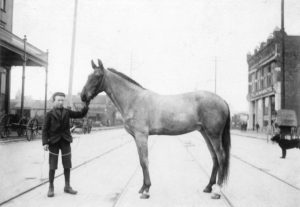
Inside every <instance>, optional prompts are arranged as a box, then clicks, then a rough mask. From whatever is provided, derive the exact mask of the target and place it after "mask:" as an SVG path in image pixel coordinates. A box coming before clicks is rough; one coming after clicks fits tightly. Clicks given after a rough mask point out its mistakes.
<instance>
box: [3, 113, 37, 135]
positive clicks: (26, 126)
mask: <svg viewBox="0 0 300 207" xmlns="http://www.w3.org/2000/svg"><path fill="white" fill-rule="evenodd" d="M24 111H25V112H26V111H27V112H29V113H24V114H30V109H27V110H26V109H25V110H24ZM41 125H42V121H41V120H40V119H39V118H38V117H36V116H34V117H30V116H28V115H27V116H26V115H23V116H20V115H19V114H18V113H16V114H4V115H3V116H2V117H0V137H1V138H6V137H8V136H10V135H11V134H13V132H16V133H17V135H18V136H19V137H22V136H26V138H27V140H28V141H30V140H32V139H34V138H35V137H36V136H37V134H38V133H39V130H41V128H42V126H41Z"/></svg>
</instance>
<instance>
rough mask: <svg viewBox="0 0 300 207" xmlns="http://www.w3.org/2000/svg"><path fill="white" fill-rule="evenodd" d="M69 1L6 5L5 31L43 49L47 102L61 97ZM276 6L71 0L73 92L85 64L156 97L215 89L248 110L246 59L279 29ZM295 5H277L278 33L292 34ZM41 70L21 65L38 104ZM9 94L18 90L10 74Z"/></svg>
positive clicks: (24, 0)
mask: <svg viewBox="0 0 300 207" xmlns="http://www.w3.org/2000/svg"><path fill="white" fill-rule="evenodd" d="M74 2H75V0H64V1H61V0H14V16H13V33H14V34H16V35H18V36H20V37H23V36H24V35H27V39H28V42H30V43H31V44H33V45H35V46H37V47H38V48H40V49H42V50H44V51H46V50H48V51H49V85H48V97H50V96H51V94H53V93H54V92H56V91H63V92H65V93H67V92H68V80H69V70H70V61H71V60H70V59H71V40H72V24H73V12H74ZM280 4H281V2H280V0H251V1H250V0H249V1H241V0H127V1H124V0H88V1H87V0H85V1H84V0H78V16H77V37H76V49H75V62H74V77H73V84H74V85H73V94H77V93H79V92H80V91H81V89H82V87H83V86H84V84H85V82H86V80H87V76H88V75H89V74H90V73H91V72H92V68H91V60H92V59H93V60H94V61H97V59H101V60H102V62H103V64H104V67H106V68H115V69H116V70H118V71H120V72H123V73H125V74H127V75H129V76H130V77H132V78H133V79H134V80H136V81H137V82H139V83H140V84H141V85H142V86H143V87H145V88H147V89H149V90H152V91H155V92H157V93H160V94H179V93H184V92H189V91H195V90H207V91H212V92H214V91H215V71H216V93H217V94H218V95H220V96H221V97H223V98H224V99H225V100H226V101H227V102H228V103H229V106H230V108H231V110H232V111H234V112H241V111H247V110H248V103H247V99H246V97H247V92H248V91H247V90H248V89H247V85H248V82H247V80H248V66H247V61H246V55H247V53H249V52H250V53H253V51H254V49H255V48H256V47H257V46H258V45H259V44H260V43H261V42H262V41H266V40H267V38H268V37H269V35H270V34H271V33H272V32H273V31H274V29H275V28H276V27H280ZM299 11H300V1H299V0H286V1H285V29H286V32H287V33H288V34H289V35H300V21H299V19H300V12H299ZM44 82H45V70H44V68H40V67H27V69H26V80H25V95H26V96H32V97H33V98H35V99H43V98H44V90H45V89H44ZM11 84H12V85H11V96H12V97H14V94H16V93H17V91H20V90H21V68H20V67H15V68H13V70H12V83H11Z"/></svg>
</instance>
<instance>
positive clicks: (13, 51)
mask: <svg viewBox="0 0 300 207" xmlns="http://www.w3.org/2000/svg"><path fill="white" fill-rule="evenodd" d="M47 56H48V54H47V53H46V52H43V51H42V50H40V49H38V48H36V47H35V46H33V45H31V44H30V43H28V42H26V57H27V61H26V66H38V67H46V66H47V64H48V60H47ZM23 57H24V39H21V38H20V37H18V36H16V35H14V34H13V33H11V32H9V31H7V30H5V29H3V28H0V65H1V66H22V65H23V62H24V61H23Z"/></svg>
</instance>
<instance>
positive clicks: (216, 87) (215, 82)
mask: <svg viewBox="0 0 300 207" xmlns="http://www.w3.org/2000/svg"><path fill="white" fill-rule="evenodd" d="M217 61H218V60H217V56H215V94H217Z"/></svg>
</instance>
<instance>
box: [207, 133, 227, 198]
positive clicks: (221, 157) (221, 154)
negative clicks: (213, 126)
mask: <svg viewBox="0 0 300 207" xmlns="http://www.w3.org/2000/svg"><path fill="white" fill-rule="evenodd" d="M210 141H211V144H212V146H213V148H214V150H215V153H216V155H217V159H218V163H219V165H218V166H219V167H218V181H217V185H216V186H215V189H214V194H213V195H212V198H213V199H219V198H220V197H221V187H222V184H223V182H224V166H225V151H224V149H223V147H222V142H221V141H222V137H221V136H216V137H212V138H211V139H210Z"/></svg>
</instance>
